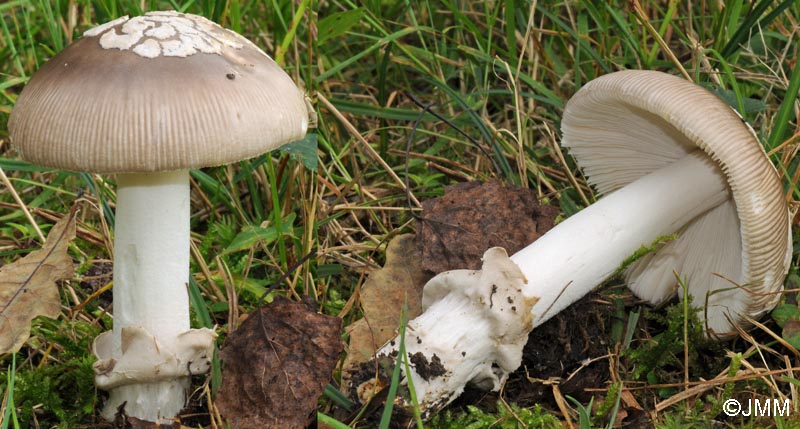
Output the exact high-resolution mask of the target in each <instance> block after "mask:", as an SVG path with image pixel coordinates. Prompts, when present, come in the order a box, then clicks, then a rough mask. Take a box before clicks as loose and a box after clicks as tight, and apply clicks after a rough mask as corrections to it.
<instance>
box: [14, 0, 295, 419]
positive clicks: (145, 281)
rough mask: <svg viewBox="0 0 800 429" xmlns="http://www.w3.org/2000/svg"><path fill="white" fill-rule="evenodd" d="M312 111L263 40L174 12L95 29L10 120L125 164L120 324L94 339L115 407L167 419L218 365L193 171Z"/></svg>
mask: <svg viewBox="0 0 800 429" xmlns="http://www.w3.org/2000/svg"><path fill="white" fill-rule="evenodd" d="M308 115H309V112H308V110H307V107H306V103H305V99H304V96H303V94H302V93H301V92H300V91H299V90H298V88H297V87H296V86H295V84H294V83H293V82H292V80H291V78H290V77H289V76H288V75H287V74H286V73H285V72H284V71H283V70H282V69H281V68H280V67H279V66H278V65H277V64H275V62H274V61H273V60H272V59H271V58H270V57H269V56H267V55H266V54H265V53H264V52H263V51H261V50H260V49H258V48H257V47H256V46H255V45H254V44H252V43H251V42H249V41H248V40H247V39H245V38H243V37H242V36H240V35H238V34H236V33H234V32H232V31H230V30H226V29H224V28H222V27H220V26H219V25H217V24H215V23H213V22H211V21H209V20H207V19H205V18H202V17H199V16H195V15H189V14H182V13H178V12H173V11H169V12H151V13H148V14H146V15H144V16H139V17H135V18H130V19H129V18H128V17H127V16H125V17H122V18H119V19H117V20H114V21H112V22H109V23H107V24H103V25H101V26H98V27H95V28H93V29H91V30H89V31H87V32H86V33H84V37H83V38H81V39H80V40H78V41H76V42H75V43H73V44H71V45H70V46H68V47H67V48H66V49H64V50H63V51H62V52H61V53H59V54H58V55H56V56H55V57H53V59H51V60H50V61H48V62H47V63H46V64H45V65H43V66H42V68H41V69H40V70H39V71H38V72H37V73H36V75H35V76H33V78H32V79H31V80H30V82H29V83H28V84H27V85H26V86H25V88H24V90H23V91H22V93H21V94H20V96H19V98H18V100H17V103H16V106H15V107H14V110H13V111H12V113H11V118H10V119H9V124H8V125H9V132H10V135H11V140H12V142H13V144H15V145H16V147H17V148H18V149H19V151H20V153H21V155H22V157H23V158H25V159H26V160H28V161H30V162H32V163H35V164H39V165H43V166H47V167H53V168H60V169H66V170H73V171H87V172H96V173H114V174H117V185H118V189H117V207H116V228H115V240H114V288H113V291H114V311H113V314H114V329H113V334H112V335H109V334H110V333H108V332H107V333H104V334H102V335H100V336H99V337H98V338H97V339H96V341H95V345H94V349H95V353H96V354H97V357H98V359H99V360H98V361H97V362H96V363H95V371H96V377H95V383H96V385H97V386H98V387H99V388H101V389H104V390H109V391H110V398H109V400H108V401H107V403H106V405H105V409H104V410H103V416H104V417H105V418H107V419H112V418H113V417H114V415H115V413H117V411H118V408H119V407H121V406H124V411H125V413H126V414H127V415H129V416H133V417H137V418H139V419H143V420H147V421H154V422H160V423H167V422H169V421H170V419H171V418H173V417H174V416H175V415H177V414H178V412H180V410H181V409H182V408H183V407H184V405H185V401H186V389H187V388H188V386H189V381H190V379H189V377H190V375H193V374H202V373H204V372H206V371H207V370H208V368H209V365H210V360H211V356H212V353H213V344H214V338H215V337H216V335H215V334H214V332H213V331H211V330H209V329H190V326H189V297H188V292H187V281H188V280H189V215H190V197H189V169H190V168H200V167H207V166H215V165H222V164H227V163H231V162H235V161H239V160H243V159H246V158H251V157H254V156H256V155H259V154H262V153H264V152H267V151H269V150H272V149H274V148H276V147H278V146H280V145H283V144H285V143H288V142H291V141H294V140H298V139H301V138H303V136H304V135H305V133H306V129H307V127H308V117H309V116H308Z"/></svg>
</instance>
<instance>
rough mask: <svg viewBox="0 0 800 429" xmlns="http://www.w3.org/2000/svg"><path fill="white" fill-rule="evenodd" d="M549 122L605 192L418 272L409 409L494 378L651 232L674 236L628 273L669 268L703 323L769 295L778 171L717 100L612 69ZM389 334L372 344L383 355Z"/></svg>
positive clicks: (777, 223)
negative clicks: (532, 234)
mask: <svg viewBox="0 0 800 429" xmlns="http://www.w3.org/2000/svg"><path fill="white" fill-rule="evenodd" d="M562 128H563V141H562V144H563V145H564V146H566V147H568V148H570V152H571V153H572V155H573V156H574V157H575V159H576V160H577V161H578V163H579V165H581V166H583V169H584V172H585V173H586V175H587V177H588V178H589V181H590V183H591V184H592V185H594V186H595V187H597V189H598V190H599V191H600V193H602V194H605V195H606V197H605V198H603V199H601V200H599V201H598V202H596V203H595V204H593V205H591V206H590V207H588V208H586V209H584V210H583V211H581V212H579V213H577V214H575V215H573V216H572V217H570V218H568V219H566V220H565V221H563V222H561V223H560V224H558V225H556V226H555V227H554V228H553V229H551V230H550V231H549V232H547V233H546V234H545V235H544V236H542V237H541V238H539V239H538V240H537V241H535V242H534V243H533V244H531V245H529V246H528V247H526V248H524V249H523V250H521V251H519V252H517V253H516V254H514V255H512V256H511V257H510V258H509V257H507V256H506V252H505V251H504V250H503V249H501V248H492V249H489V250H488V251H486V253H485V255H484V257H483V269H482V270H479V271H470V270H455V271H449V272H445V273H442V274H439V275H438V276H436V277H434V278H433V279H432V280H430V282H429V283H428V284H427V285H426V286H425V289H424V293H423V309H424V313H423V314H422V315H420V316H419V317H417V318H416V319H414V320H411V321H410V322H409V323H408V327H407V329H406V331H405V332H406V338H405V341H404V344H405V348H406V353H407V356H408V359H409V362H410V369H411V371H410V373H405V368H404V367H403V366H401V368H402V369H403V370H404V373H405V376H406V377H410V378H411V381H413V385H414V388H415V391H416V397H417V400H418V401H419V406H420V409H421V410H422V413H423V416H428V415H430V414H431V413H433V412H434V411H436V410H437V409H438V408H440V407H442V406H444V405H446V404H448V403H449V402H450V401H452V400H453V399H455V398H456V397H457V396H458V395H459V394H460V393H461V392H462V391H463V389H464V386H465V385H466V384H467V383H473V384H476V385H478V386H479V387H483V388H485V389H493V390H498V389H499V388H500V386H501V385H502V383H503V382H504V381H505V379H506V378H507V376H508V374H509V373H510V372H512V371H514V370H516V369H517V368H518V367H519V365H520V362H521V357H522V348H523V346H524V345H525V342H526V341H527V336H528V333H529V332H530V330H531V329H533V328H534V327H535V326H538V325H540V324H541V323H543V322H544V321H546V320H547V319H549V318H550V317H552V316H553V315H555V314H557V313H558V312H559V311H561V310H562V309H563V308H565V307H567V306H568V305H570V304H571V303H573V302H575V301H576V300H578V299H579V298H581V297H583V296H584V295H586V294H587V293H588V292H590V291H591V290H592V289H593V288H595V287H596V286H597V285H599V284H600V283H602V282H603V281H604V280H605V279H607V278H608V277H609V276H611V275H613V274H614V273H615V272H616V271H617V270H618V269H619V268H620V266H621V265H622V264H623V262H624V261H625V260H626V259H627V258H629V257H630V256H631V255H633V254H634V252H636V251H637V250H638V249H640V248H641V247H642V246H649V245H650V244H651V243H653V242H654V241H656V240H657V239H659V237H663V236H665V235H669V234H673V233H677V236H678V238H677V239H675V240H673V241H670V242H669V243H667V244H666V245H664V246H663V247H661V248H660V249H659V250H658V251H656V252H654V253H651V254H648V255H646V256H645V257H643V258H641V259H640V260H638V261H636V262H635V263H633V264H632V265H631V266H630V267H629V268H628V269H627V271H626V272H625V277H626V279H627V281H628V284H629V285H630V287H631V288H632V289H633V291H634V293H635V294H637V295H638V296H639V297H641V298H643V299H646V300H648V301H650V302H653V303H658V302H661V301H663V300H665V299H668V298H670V297H672V296H674V295H675V291H676V289H677V282H676V279H675V277H674V274H673V272H677V273H678V274H679V275H680V276H681V278H683V279H685V280H686V284H687V285H688V287H689V294H691V295H692V296H693V298H694V301H693V302H694V304H695V305H699V306H701V307H703V308H704V310H703V312H702V313H701V314H700V319H701V320H702V321H703V323H704V324H705V326H706V328H707V334H708V335H712V336H727V335H730V334H732V333H735V332H736V331H735V329H736V328H735V327H736V326H744V325H747V321H748V320H749V319H750V318H757V317H759V316H761V315H763V314H764V313H765V312H767V311H768V310H769V309H771V308H772V307H773V306H774V305H775V304H776V303H777V301H778V299H779V298H780V294H779V291H780V290H781V289H782V283H783V279H784V277H785V275H786V272H787V270H788V267H789V258H790V257H791V240H790V231H789V225H790V224H789V220H790V219H789V210H788V207H787V204H786V200H785V199H784V197H783V194H782V186H781V179H780V176H779V174H778V173H777V171H776V170H775V168H774V167H773V166H772V165H771V164H770V162H769V159H768V158H767V156H766V154H765V152H764V150H763V148H762V147H761V145H760V144H759V142H758V138H757V137H756V136H755V133H754V132H753V130H752V129H750V127H749V126H747V125H746V124H745V123H744V121H743V120H742V119H741V117H740V116H738V115H737V114H736V112H735V111H734V110H733V109H731V108H730V107H729V106H728V105H727V104H725V103H724V102H723V101H722V100H720V99H719V98H717V97H716V96H715V95H713V94H712V93H710V92H708V91H706V90H705V89H703V88H701V87H699V86H697V85H694V84H692V83H689V82H687V81H685V80H683V79H680V78H677V77H674V76H670V75H667V74H663V73H659V72H651V71H623V72H617V73H612V74H609V75H606V76H603V77H600V78H598V79H596V80H594V81H592V82H589V83H587V84H586V85H585V86H584V87H583V88H582V89H581V90H580V91H578V92H577V93H576V94H575V96H574V97H573V98H572V99H571V100H570V101H569V103H568V104H567V106H566V108H565V111H564V117H563V120H562ZM399 344H400V342H399V341H398V340H393V341H391V342H390V343H388V344H387V345H385V346H384V347H383V348H382V349H381V350H380V351H379V352H378V353H377V356H378V357H381V356H393V357H394V356H397V355H398V351H399ZM432 368H434V369H435V371H432V370H431V369H432Z"/></svg>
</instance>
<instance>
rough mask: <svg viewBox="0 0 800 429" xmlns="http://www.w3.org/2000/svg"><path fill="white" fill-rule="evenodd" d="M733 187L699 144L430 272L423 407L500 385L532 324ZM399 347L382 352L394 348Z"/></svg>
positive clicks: (420, 372) (419, 381)
mask: <svg viewBox="0 0 800 429" xmlns="http://www.w3.org/2000/svg"><path fill="white" fill-rule="evenodd" d="M728 195H729V190H728V187H727V184H726V180H725V178H724V177H723V176H722V173H721V172H720V170H719V168H718V167H716V166H715V164H714V162H712V160H711V159H710V158H709V157H708V156H707V155H706V154H705V153H703V152H702V151H700V150H697V151H695V152H693V153H691V154H689V155H687V156H686V157H685V158H683V159H682V160H680V161H677V162H675V163H673V164H670V165H668V166H667V167H664V168H662V169H660V170H657V171H655V172H653V173H651V174H649V175H646V176H644V177H642V178H640V179H638V180H636V181H634V182H632V183H630V184H629V185H627V186H625V187H623V188H621V189H619V190H617V191H616V192H614V193H612V194H610V195H608V196H606V197H605V198H603V199H601V200H599V201H598V202H597V203H595V204H593V205H591V206H590V207H587V208H586V209H584V210H583V211H581V212H579V213H577V214H575V215H573V216H572V217H570V218H568V219H567V220H565V221H563V222H561V223H560V224H558V225H557V226H556V227H555V228H553V229H551V230H550V231H548V232H547V233H546V234H545V235H543V236H542V237H540V238H539V239H538V240H537V241H535V242H534V243H533V244H531V245H529V246H528V247H526V248H524V249H522V250H521V251H519V252H517V253H516V254H514V255H513V256H511V258H510V261H509V259H508V258H507V257H506V256H505V254H504V252H502V250H501V249H497V248H494V249H489V251H487V252H486V254H485V255H484V265H483V269H482V270H481V271H468V270H456V271H450V272H446V273H442V274H440V275H438V276H436V277H434V278H433V279H431V281H430V282H429V283H428V284H427V285H426V286H425V290H424V294H423V307H425V311H424V313H423V314H422V315H420V316H419V317H417V318H416V319H414V320H411V321H410V322H409V324H408V329H407V330H406V338H405V347H406V352H407V354H408V356H409V357H410V362H411V365H410V368H411V374H410V375H411V379H412V381H413V384H414V388H415V390H416V392H417V399H418V401H419V404H420V407H421V410H422V412H423V415H425V416H427V415H430V413H431V412H433V411H435V410H436V409H438V408H440V407H443V406H445V405H447V404H448V403H449V402H451V401H452V400H453V399H455V398H456V397H457V396H458V395H459V394H460V393H461V391H462V390H463V388H464V386H465V385H466V384H467V383H469V382H472V383H477V384H479V385H480V386H483V387H490V388H493V389H494V390H497V389H499V387H500V385H501V384H502V382H503V381H505V379H506V377H507V376H508V374H509V373H510V372H511V371H514V370H515V369H516V368H518V367H519V365H520V364H521V359H522V348H523V346H524V345H525V343H526V342H527V337H528V333H529V332H530V330H531V329H533V327H535V326H537V325H540V324H541V323H543V322H544V321H546V320H547V319H549V318H550V317H552V316H553V315H555V314H557V313H558V312H559V311H561V310H562V309H564V308H565V307H567V306H568V305H570V304H571V303H573V302H575V301H576V300H578V299H580V298H581V297H583V296H584V295H586V294H587V293H589V292H590V291H591V290H592V289H594V288H595V287H596V286H597V285H599V284H600V283H602V282H603V281H604V280H606V279H607V278H608V277H609V276H611V275H612V274H613V273H614V272H615V271H616V270H617V269H618V268H619V267H620V265H621V264H622V263H623V262H624V261H625V259H626V258H628V257H629V256H631V255H632V254H633V253H634V252H635V251H636V250H637V249H639V248H640V247H641V246H642V245H650V244H651V243H652V242H653V241H654V240H655V239H657V238H658V237H659V236H663V235H667V234H672V233H675V232H678V231H679V230H680V229H681V227H682V226H683V225H685V224H686V223H688V222H689V221H691V220H692V219H694V218H695V217H697V216H698V215H700V214H702V213H705V212H706V211H708V210H711V209H713V208H715V207H717V206H719V205H720V204H722V203H723V202H724V201H726V200H727V198H728ZM498 251H501V252H502V253H501V256H498ZM511 262H513V263H511ZM515 264H516V266H515ZM523 276H524V277H523ZM398 345H399V341H397V340H395V341H392V342H391V343H389V344H388V345H386V346H384V348H383V349H381V350H380V351H379V352H378V353H377V355H378V356H381V355H384V356H396V354H395V353H396V351H397V350H398ZM420 363H422V364H420ZM432 363H433V364H434V365H433V366H432V365H431V364H432ZM401 368H402V367H401ZM431 369H434V370H435V371H431ZM406 376H408V374H406Z"/></svg>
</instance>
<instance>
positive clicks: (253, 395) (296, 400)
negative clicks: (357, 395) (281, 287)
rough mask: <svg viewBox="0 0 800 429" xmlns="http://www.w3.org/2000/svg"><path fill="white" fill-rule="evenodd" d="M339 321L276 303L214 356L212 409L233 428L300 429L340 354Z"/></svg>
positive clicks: (278, 300) (296, 304) (283, 302)
mask: <svg viewBox="0 0 800 429" xmlns="http://www.w3.org/2000/svg"><path fill="white" fill-rule="evenodd" d="M341 327H342V322H341V320H340V319H338V318H336V317H332V316H326V315H323V314H318V313H317V312H316V311H315V310H314V309H313V308H311V307H310V306H309V305H306V304H304V303H300V302H294V301H289V300H288V299H285V298H282V297H278V298H276V299H275V301H273V302H272V303H271V304H268V305H266V306H264V307H262V308H261V309H260V310H259V311H258V312H256V313H253V314H251V315H250V316H249V317H248V318H247V320H245V321H244V323H242V324H241V326H239V328H238V329H237V330H236V331H234V332H233V333H232V334H230V336H228V340H227V342H226V345H225V348H223V349H222V351H220V358H221V359H222V363H223V372H222V386H221V387H220V389H219V392H218V394H217V400H216V405H217V407H218V408H219V410H220V412H221V413H222V415H223V416H224V417H225V418H226V419H227V420H228V422H229V423H230V424H231V427H233V428H242V429H245V428H260V429H270V428H281V429H301V428H305V427H306V425H307V424H308V422H309V421H311V416H313V413H314V410H315V409H316V406H317V399H318V398H319V396H320V395H321V394H322V391H323V390H324V389H325V385H326V384H328V381H329V380H330V378H331V374H332V373H333V369H334V367H335V366H336V362H337V361H338V360H339V354H340V353H341V351H342V342H341Z"/></svg>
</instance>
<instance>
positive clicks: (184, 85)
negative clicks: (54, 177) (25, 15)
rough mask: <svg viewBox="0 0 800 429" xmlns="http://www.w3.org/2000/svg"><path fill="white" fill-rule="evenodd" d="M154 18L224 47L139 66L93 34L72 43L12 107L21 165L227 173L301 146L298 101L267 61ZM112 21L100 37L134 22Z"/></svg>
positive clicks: (304, 112)
mask: <svg viewBox="0 0 800 429" xmlns="http://www.w3.org/2000/svg"><path fill="white" fill-rule="evenodd" d="M149 15H150V14H148V15H145V17H148V16H149ZM156 16H158V17H160V18H164V19H165V22H169V20H170V19H175V18H176V17H177V18H180V19H182V20H184V21H186V17H191V18H192V19H193V20H194V21H196V22H199V23H200V24H202V26H201V27H203V28H204V27H209V28H212V27H213V28H212V29H213V30H214V31H216V32H218V33H220V34H223V35H224V37H225V43H218V44H217V45H215V46H213V47H214V48H216V51H214V50H213V49H210V48H209V49H206V51H207V52H202V51H197V50H196V49H195V50H194V51H196V52H192V53H191V54H189V55H184V56H179V55H173V56H168V55H166V53H167V50H164V53H165V54H164V55H158V56H155V57H153V58H148V57H146V56H142V55H141V54H137V53H136V52H134V51H133V50H125V49H117V48H113V47H112V48H104V47H103V46H101V42H100V41H101V39H102V36H101V34H97V35H95V36H85V37H83V38H81V39H79V40H78V41H76V42H75V43H73V44H71V45H70V46H68V47H67V48H66V49H64V50H63V51H62V52H60V53H59V54H58V55H56V56H55V57H53V58H52V59H51V60H50V61H48V62H47V63H46V64H44V65H43V66H42V67H41V69H40V70H39V71H38V72H37V73H36V74H35V75H34V76H33V77H32V78H31V80H30V82H29V83H28V84H27V85H26V86H25V88H24V89H23V91H22V93H21V94H20V96H19V98H18V100H17V103H16V105H15V107H14V110H13V111H12V114H11V117H10V119H9V132H10V136H11V141H12V143H13V144H14V145H15V146H16V147H17V148H18V149H19V151H20V153H21V155H22V157H23V158H24V159H26V160H28V161H30V162H32V163H35V164H38V165H43V166H47V167H53V168H60V169H66V170H73V171H92V172H98V173H135V172H153V171H168V170H178V169H186V168H200V167H206V166H214V165H222V164H227V163H231V162H235V161H239V160H242V159H247V158H251V157H254V156H257V155H259V154H262V153H264V152H267V151H269V150H272V149H274V148H276V147H278V146H281V145H283V144H286V143H289V142H292V141H295V140H299V139H302V138H303V136H304V135H305V133H306V130H307V127H308V117H309V116H308V115H309V112H308V109H307V105H306V101H305V98H304V96H303V94H302V92H301V91H300V90H299V89H298V88H297V86H296V85H295V84H294V82H293V81H292V79H291V78H290V77H289V76H288V75H287V74H286V73H285V72H284V71H283V70H282V69H281V68H280V67H279V66H278V65H277V64H276V63H275V62H274V61H273V60H272V59H271V58H269V57H268V56H267V55H266V54H264V53H263V52H262V51H261V50H259V49H258V48H257V47H255V45H253V44H252V43H250V42H249V41H247V40H246V39H244V38H243V37H241V36H239V35H237V34H236V33H233V32H230V31H228V30H224V29H222V28H221V27H219V26H217V25H216V24H213V23H211V22H210V21H208V20H205V19H204V18H201V17H196V16H191V15H185V14H178V13H175V12H172V13H167V12H161V13H160V15H158V14H157V15H156ZM137 18H144V17H137ZM134 19H136V18H134ZM118 21H119V22H117V21H115V22H116V24H114V23H111V24H106V25H105V26H106V27H108V28H103V30H104V31H105V33H113V32H115V31H116V32H117V33H119V32H120V31H121V30H120V27H123V26H124V25H125V23H126V22H132V21H133V20H131V21H126V20H124V19H121V20H118ZM156 25H166V24H161V23H158V24H156ZM101 27H103V26H101ZM101 27H98V28H101ZM153 28H154V29H155V30H157V29H159V28H160V29H161V30H160V32H159V31H155V30H153V31H154V33H153V34H156V35H157V36H158V35H160V36H161V37H165V34H166V35H168V33H167V32H166V31H164V30H163V28H165V27H163V26H162V27H153ZM178 28H179V27H178ZM203 28H200V29H199V30H187V31H200V30H203ZM170 31H173V32H174V30H170ZM222 32H224V33H222ZM105 33H102V34H105ZM117 33H115V34H117ZM87 34H95V33H93V32H92V31H91V30H90V31H89V32H87ZM144 34H148V33H147V32H145V33H144ZM201 34H202V33H201ZM204 37H205V36H204ZM198 40H200V39H198ZM202 40H211V39H210V38H208V37H206V38H205V39H202ZM146 41H148V40H145V42H146ZM167 42H170V40H166V39H165V41H164V43H167ZM175 43H177V42H175ZM118 44H119V43H118ZM140 45H144V42H142V43H140ZM137 46H138V45H137ZM164 46H172V45H169V44H165V45H164ZM202 46H206V44H204V45H201V47H202ZM209 46H210V45H209ZM188 49H193V48H191V47H189V48H188ZM146 52H150V53H151V54H152V53H153V52H154V51H152V50H150V51H146ZM155 52H157V51H155ZM170 52H172V53H175V52H179V53H180V52H181V51H180V50H178V49H177V48H174V49H173V50H172V51H170Z"/></svg>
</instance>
